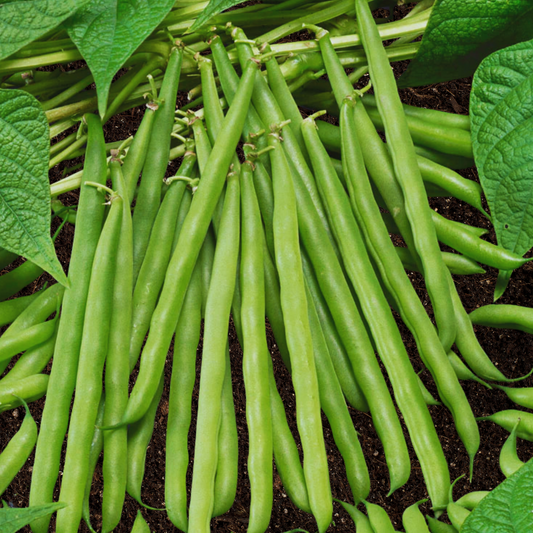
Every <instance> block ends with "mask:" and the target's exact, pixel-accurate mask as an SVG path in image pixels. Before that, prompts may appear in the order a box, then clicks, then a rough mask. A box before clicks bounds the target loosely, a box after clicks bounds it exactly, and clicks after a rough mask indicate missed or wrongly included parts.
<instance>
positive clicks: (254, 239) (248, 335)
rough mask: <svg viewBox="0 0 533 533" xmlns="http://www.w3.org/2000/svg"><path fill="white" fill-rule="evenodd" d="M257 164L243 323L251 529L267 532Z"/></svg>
mask: <svg viewBox="0 0 533 533" xmlns="http://www.w3.org/2000/svg"><path fill="white" fill-rule="evenodd" d="M252 172H253V170H252V163H250V162H248V161H246V162H245V163H244V165H243V166H242V170H241V189H242V193H241V212H242V230H241V237H242V244H241V269H240V285H241V294H242V302H241V322H242V335H243V339H242V341H243V346H242V348H243V375H244V386H245V391H246V421H247V425H248V433H249V442H250V446H249V452H248V475H249V478H250V487H251V495H252V497H251V503H250V520H249V523H248V531H249V532H250V533H252V532H258V533H262V532H263V531H265V530H266V529H267V528H268V524H269V522H270V515H271V512H272V501H273V489H272V453H273V449H272V417H271V408H270V384H269V380H268V359H269V357H270V354H269V353H268V345H267V339H266V331H265V280H264V270H263V269H264V267H263V238H262V233H263V226H262V224H261V214H260V211H259V204H258V202H257V197H256V194H255V190H254V184H253V174H252Z"/></svg>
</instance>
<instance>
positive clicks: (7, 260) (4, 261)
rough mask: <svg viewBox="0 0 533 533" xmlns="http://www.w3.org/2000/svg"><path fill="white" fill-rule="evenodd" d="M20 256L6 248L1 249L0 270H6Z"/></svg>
mask: <svg viewBox="0 0 533 533" xmlns="http://www.w3.org/2000/svg"><path fill="white" fill-rule="evenodd" d="M18 257H19V256H18V254H14V253H13V252H9V251H8V250H6V249H5V248H0V269H4V268H6V267H7V266H9V265H10V264H11V263H13V261H15V259H17V258H18Z"/></svg>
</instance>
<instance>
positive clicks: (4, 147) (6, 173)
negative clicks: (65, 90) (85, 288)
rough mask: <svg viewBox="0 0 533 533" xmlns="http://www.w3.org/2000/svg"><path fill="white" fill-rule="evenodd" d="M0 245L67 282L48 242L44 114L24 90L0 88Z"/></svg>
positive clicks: (48, 224)
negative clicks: (0, 140)
mask: <svg viewBox="0 0 533 533" xmlns="http://www.w3.org/2000/svg"><path fill="white" fill-rule="evenodd" d="M0 139H2V142H1V143H0V246H1V247H2V248H5V249H6V250H8V251H10V252H14V253H17V254H19V255H22V256H23V257H25V258H26V259H29V260H30V261H33V262H34V263H36V264H37V265H39V266H40V267H41V268H43V269H44V270H46V271H48V272H49V273H50V274H52V276H54V278H56V279H57V280H58V281H59V282H60V283H62V284H64V285H65V284H66V283H67V278H66V277H65V273H64V272H63V268H62V267H61V264H60V263H59V261H58V259H57V256H56V254H55V249H54V244H53V242H52V239H51V238H50V222H51V208H50V184H49V182H48V160H49V157H50V155H49V154H50V147H49V131H48V122H47V121H46V116H45V114H44V111H43V110H42V108H41V105H40V104H39V102H38V101H37V100H36V99H35V98H34V97H33V96H31V95H30V94H28V93H26V92H24V91H17V90H8V89H0Z"/></svg>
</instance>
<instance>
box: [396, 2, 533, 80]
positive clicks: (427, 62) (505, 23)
mask: <svg viewBox="0 0 533 533" xmlns="http://www.w3.org/2000/svg"><path fill="white" fill-rule="evenodd" d="M531 38H533V2H531V0H436V1H435V4H434V6H433V11H432V13H431V17H430V19H429V22H428V26H427V28H426V31H425V32H424V37H423V38H422V44H421V45H420V49H419V50H418V53H417V55H416V57H415V58H414V59H413V60H412V61H411V63H410V65H409V67H408V68H407V70H406V72H405V73H404V75H403V76H402V77H401V78H400V80H399V85H400V86H401V87H415V86H418V85H427V84H430V83H438V82H441V81H449V80H455V79H458V78H464V77H465V76H470V75H472V74H473V73H474V71H475V69H476V68H477V66H478V65H479V63H480V62H481V60H482V59H483V58H485V57H487V56H488V55H489V54H491V53H492V52H494V51H496V50H499V49H500V48H504V47H506V46H509V45H512V44H515V43H518V42H520V41H525V40H527V39H531Z"/></svg>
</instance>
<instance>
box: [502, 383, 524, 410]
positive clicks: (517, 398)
mask: <svg viewBox="0 0 533 533" xmlns="http://www.w3.org/2000/svg"><path fill="white" fill-rule="evenodd" d="M494 387H496V388H497V389H500V390H502V391H503V392H505V394H507V397H508V398H509V399H510V400H511V401H513V402H514V403H516V404H518V405H520V406H522V407H527V408H528V409H533V387H516V388H511V387H503V386H502V385H494Z"/></svg>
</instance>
